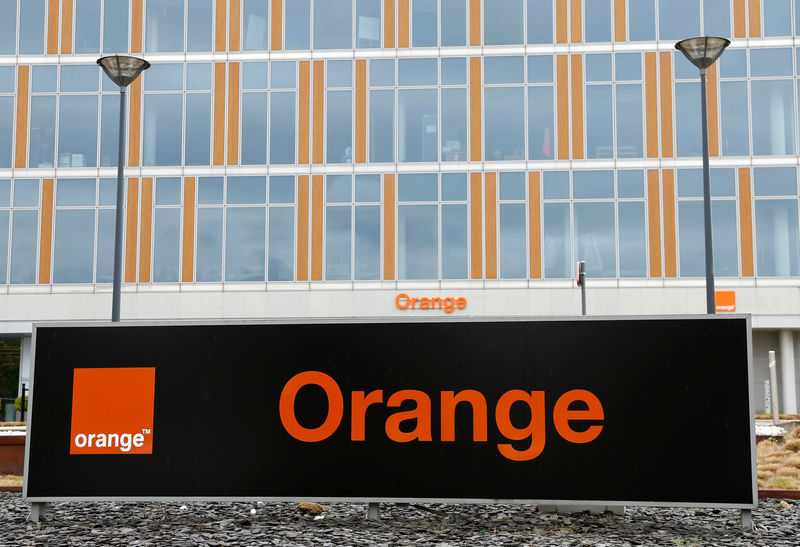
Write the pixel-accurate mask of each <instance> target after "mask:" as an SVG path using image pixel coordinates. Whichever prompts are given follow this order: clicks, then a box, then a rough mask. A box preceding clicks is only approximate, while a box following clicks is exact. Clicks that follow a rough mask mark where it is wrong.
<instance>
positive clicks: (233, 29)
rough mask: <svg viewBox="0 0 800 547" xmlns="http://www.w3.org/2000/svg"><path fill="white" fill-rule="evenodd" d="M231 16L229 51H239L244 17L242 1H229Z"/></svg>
mask: <svg viewBox="0 0 800 547" xmlns="http://www.w3.org/2000/svg"><path fill="white" fill-rule="evenodd" d="M229 5H230V9H229V15H230V18H231V21H230V24H229V29H230V30H229V31H228V33H229V34H228V51H239V42H240V40H239V36H240V34H241V31H240V29H241V26H242V15H241V0H229Z"/></svg>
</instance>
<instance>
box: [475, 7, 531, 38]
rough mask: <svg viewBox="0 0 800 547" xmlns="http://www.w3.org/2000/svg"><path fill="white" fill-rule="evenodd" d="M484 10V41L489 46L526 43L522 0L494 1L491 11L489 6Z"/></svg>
mask: <svg viewBox="0 0 800 547" xmlns="http://www.w3.org/2000/svg"><path fill="white" fill-rule="evenodd" d="M484 8H485V9H484V11H483V18H484V24H483V41H484V43H485V44H486V45H487V46H492V45H503V44H523V43H524V39H523V32H524V27H523V25H524V21H525V18H524V17H523V14H522V0H493V1H492V3H491V8H490V9H488V6H487V4H484Z"/></svg>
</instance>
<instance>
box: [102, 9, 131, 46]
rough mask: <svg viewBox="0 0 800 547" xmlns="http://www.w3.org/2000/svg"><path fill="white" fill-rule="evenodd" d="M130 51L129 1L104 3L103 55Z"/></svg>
mask: <svg viewBox="0 0 800 547" xmlns="http://www.w3.org/2000/svg"><path fill="white" fill-rule="evenodd" d="M127 51H128V0H104V1H103V53H127Z"/></svg>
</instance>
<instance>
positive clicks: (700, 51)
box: [675, 36, 731, 314]
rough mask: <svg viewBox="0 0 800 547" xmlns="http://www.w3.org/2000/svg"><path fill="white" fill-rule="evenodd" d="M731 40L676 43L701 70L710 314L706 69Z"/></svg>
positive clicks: (710, 277)
mask: <svg viewBox="0 0 800 547" xmlns="http://www.w3.org/2000/svg"><path fill="white" fill-rule="evenodd" d="M730 43H731V41H730V40H728V39H727V38H716V37H714V36H701V37H699V38H687V39H686V40H681V41H680V42H678V43H677V44H675V49H677V50H678V51H680V52H681V53H683V54H684V55H685V56H686V58H687V59H689V61H691V63H692V64H693V65H694V66H696V67H697V68H699V69H700V104H701V105H702V108H701V113H700V116H701V118H702V123H701V125H702V128H703V221H704V222H703V224H704V227H705V236H706V237H705V239H706V313H708V314H713V313H714V311H715V310H716V306H715V304H714V247H713V244H712V238H711V183H710V182H709V169H708V106H707V105H706V69H707V68H708V67H710V66H711V65H713V64H714V61H716V60H717V59H718V58H719V56H720V55H722V52H723V51H725V48H726V47H728V46H729V45H730Z"/></svg>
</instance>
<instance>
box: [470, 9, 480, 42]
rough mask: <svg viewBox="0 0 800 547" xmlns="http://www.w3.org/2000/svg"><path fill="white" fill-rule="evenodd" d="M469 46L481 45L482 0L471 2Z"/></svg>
mask: <svg viewBox="0 0 800 547" xmlns="http://www.w3.org/2000/svg"><path fill="white" fill-rule="evenodd" d="M469 45H471V46H479V45H481V0H469Z"/></svg>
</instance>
